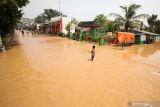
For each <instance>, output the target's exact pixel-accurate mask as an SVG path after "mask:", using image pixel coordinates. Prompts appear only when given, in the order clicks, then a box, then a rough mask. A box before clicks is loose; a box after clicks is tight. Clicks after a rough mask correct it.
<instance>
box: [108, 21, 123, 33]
mask: <svg viewBox="0 0 160 107" xmlns="http://www.w3.org/2000/svg"><path fill="white" fill-rule="evenodd" d="M115 31H120V25H119V24H118V23H117V22H114V21H113V22H112V21H111V22H109V23H108V32H115Z"/></svg>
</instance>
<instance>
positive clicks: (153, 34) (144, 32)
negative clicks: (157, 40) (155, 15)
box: [134, 30, 159, 36]
mask: <svg viewBox="0 0 160 107" xmlns="http://www.w3.org/2000/svg"><path fill="white" fill-rule="evenodd" d="M134 31H136V32H138V33H143V34H145V35H151V36H158V35H159V34H156V33H152V32H148V31H139V30H134Z"/></svg>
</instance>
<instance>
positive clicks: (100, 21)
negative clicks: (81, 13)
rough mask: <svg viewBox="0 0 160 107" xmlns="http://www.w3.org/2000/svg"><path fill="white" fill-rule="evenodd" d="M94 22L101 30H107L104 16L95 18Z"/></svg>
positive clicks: (106, 21) (106, 20) (100, 15)
mask: <svg viewBox="0 0 160 107" xmlns="http://www.w3.org/2000/svg"><path fill="white" fill-rule="evenodd" d="M94 21H95V22H96V23H97V24H99V25H100V26H101V30H103V31H105V30H108V29H107V24H108V19H107V16H105V15H104V14H99V15H97V16H96V17H95V19H94Z"/></svg>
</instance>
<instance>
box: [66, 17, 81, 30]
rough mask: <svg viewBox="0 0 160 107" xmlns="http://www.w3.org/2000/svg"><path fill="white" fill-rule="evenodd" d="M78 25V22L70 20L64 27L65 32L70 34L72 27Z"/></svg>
mask: <svg viewBox="0 0 160 107" xmlns="http://www.w3.org/2000/svg"><path fill="white" fill-rule="evenodd" d="M77 24H78V21H77V20H76V19H75V18H72V20H71V21H70V22H69V23H68V24H67V26H66V28H65V29H66V30H67V31H68V32H70V31H71V28H72V27H73V26H75V25H77Z"/></svg>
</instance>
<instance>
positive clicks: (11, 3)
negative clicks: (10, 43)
mask: <svg viewBox="0 0 160 107" xmlns="http://www.w3.org/2000/svg"><path fill="white" fill-rule="evenodd" d="M28 3H29V1H28V0H0V21H1V23H0V30H1V31H2V36H5V35H6V34H8V33H11V34H13V32H14V28H15V27H16V25H17V23H18V22H19V21H20V19H21V17H22V15H23V13H22V7H23V6H26V5H27V4H28Z"/></svg>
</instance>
